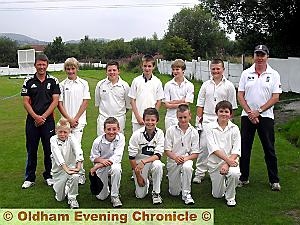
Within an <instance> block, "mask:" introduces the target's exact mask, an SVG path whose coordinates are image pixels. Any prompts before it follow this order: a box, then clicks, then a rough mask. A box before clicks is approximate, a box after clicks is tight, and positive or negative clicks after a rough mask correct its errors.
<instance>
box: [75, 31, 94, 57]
mask: <svg viewBox="0 0 300 225" xmlns="http://www.w3.org/2000/svg"><path fill="white" fill-rule="evenodd" d="M96 43H97V40H93V39H89V36H87V35H86V36H84V39H81V40H80V43H79V52H80V53H79V58H80V59H83V60H85V61H94V60H96V55H97V54H96V53H97V51H96Z"/></svg>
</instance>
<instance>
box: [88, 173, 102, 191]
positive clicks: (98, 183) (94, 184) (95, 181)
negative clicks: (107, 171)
mask: <svg viewBox="0 0 300 225" xmlns="http://www.w3.org/2000/svg"><path fill="white" fill-rule="evenodd" d="M89 179H90V190H91V193H92V194H93V195H98V194H99V193H100V192H101V191H102V189H103V182H102V180H101V179H100V178H99V177H98V176H97V174H96V173H95V174H94V175H92V174H91V172H90V173H89Z"/></svg>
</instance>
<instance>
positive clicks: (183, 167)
mask: <svg viewBox="0 0 300 225" xmlns="http://www.w3.org/2000/svg"><path fill="white" fill-rule="evenodd" d="M177 118H178V124H177V125H173V126H171V127H169V128H168V129H167V131H166V137H165V153H166V155H167V156H168V160H167V170H168V180H169V193H170V194H171V195H174V196H178V195H179V194H180V193H181V194H182V200H183V201H184V203H185V204H186V205H189V204H194V200H193V198H192V195H191V183H192V175H193V159H196V158H197V157H198V154H199V136H198V131H197V130H196V129H195V128H194V127H193V126H192V125H191V124H190V123H189V121H190V120H191V113H190V110H189V107H188V106H187V105H185V104H182V105H179V106H178V109H177Z"/></svg>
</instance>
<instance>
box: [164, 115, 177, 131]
mask: <svg viewBox="0 0 300 225" xmlns="http://www.w3.org/2000/svg"><path fill="white" fill-rule="evenodd" d="M177 124H178V119H177V118H174V117H165V130H167V129H168V128H169V127H171V126H173V125H177Z"/></svg>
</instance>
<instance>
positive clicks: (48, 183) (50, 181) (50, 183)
mask: <svg viewBox="0 0 300 225" xmlns="http://www.w3.org/2000/svg"><path fill="white" fill-rule="evenodd" d="M46 184H47V185H48V186H49V187H52V186H53V184H54V180H53V179H52V178H48V179H46Z"/></svg>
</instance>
